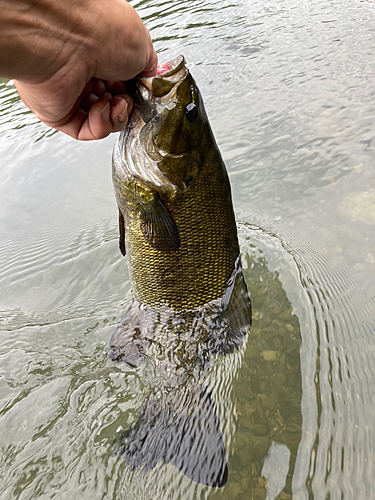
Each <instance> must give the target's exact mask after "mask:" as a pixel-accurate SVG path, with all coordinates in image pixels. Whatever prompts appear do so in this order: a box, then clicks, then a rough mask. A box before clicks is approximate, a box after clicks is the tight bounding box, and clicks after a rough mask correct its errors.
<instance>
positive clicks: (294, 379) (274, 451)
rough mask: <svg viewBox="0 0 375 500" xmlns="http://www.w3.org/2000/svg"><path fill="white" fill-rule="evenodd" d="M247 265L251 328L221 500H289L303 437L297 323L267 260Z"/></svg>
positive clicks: (238, 383)
mask: <svg viewBox="0 0 375 500" xmlns="http://www.w3.org/2000/svg"><path fill="white" fill-rule="evenodd" d="M247 264H248V266H247V267H248V269H247V270H246V271H244V273H245V278H247V283H248V288H249V291H250V295H251V300H252V306H253V326H252V328H251V333H250V335H249V337H248V341H247V347H246V352H245V355H244V359H243V362H242V368H241V370H240V372H239V377H238V379H237V380H236V382H235V384H234V392H235V395H236V399H237V415H238V420H237V427H236V433H235V446H234V452H233V455H232V457H231V458H230V460H229V477H230V481H229V482H228V485H227V487H226V488H225V490H224V491H223V492H218V497H219V498H231V499H237V498H238V499H240V498H241V499H242V498H252V499H254V500H261V499H267V500H270V499H274V498H275V499H280V500H287V499H291V498H292V482H293V481H292V480H293V473H294V468H295V463H296V456H297V450H298V446H299V444H300V441H301V433H302V414H301V400H302V377H301V363H300V343H301V334H300V327H299V321H298V318H297V317H296V316H295V315H294V314H293V309H292V305H291V304H290V302H289V300H288V298H287V296H286V293H285V291H284V289H283V288H282V284H281V282H280V281H279V279H278V274H277V272H275V273H270V272H269V270H268V269H267V265H266V262H265V261H264V260H263V259H259V260H257V261H254V260H253V259H252V258H251V257H249V256H247ZM221 493H223V494H221ZM228 495H229V496H228ZM249 495H251V496H249Z"/></svg>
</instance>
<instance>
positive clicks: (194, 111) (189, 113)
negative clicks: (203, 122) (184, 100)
mask: <svg viewBox="0 0 375 500" xmlns="http://www.w3.org/2000/svg"><path fill="white" fill-rule="evenodd" d="M185 116H186V118H187V119H188V120H189V122H191V123H194V122H196V121H197V120H198V118H199V109H198V108H197V106H196V105H195V104H194V103H193V102H189V104H187V105H186V106H185Z"/></svg>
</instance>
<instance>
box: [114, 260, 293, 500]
mask: <svg viewBox="0 0 375 500" xmlns="http://www.w3.org/2000/svg"><path fill="white" fill-rule="evenodd" d="M245 259H246V267H247V270H245V271H244V273H245V278H246V281H247V283H248V288H249V291H250V293H251V299H252V305H253V326H252V328H251V331H250V332H249V314H248V312H249V309H248V306H246V301H247V300H248V299H247V294H246V290H245V288H244V287H243V284H242V274H239V275H238V276H239V277H240V280H238V279H237V280H235V286H234V288H235V293H232V294H231V300H230V301H229V306H228V307H224V308H223V307H222V306H221V307H219V308H218V309H216V313H213V311H214V308H213V309H211V316H210V313H209V314H207V312H208V311H207V310H206V311H204V312H203V311H201V315H200V317H199V320H198V319H197V316H195V320H192V318H191V317H190V318H187V317H186V316H185V317H182V316H181V315H180V316H178V317H176V316H174V317H171V316H169V317H168V321H167V322H166V321H165V317H164V319H163V318H161V317H160V314H159V315H158V314H157V313H156V312H155V311H147V312H148V313H149V314H144V311H143V312H142V311H140V310H139V308H138V305H137V304H136V303H133V305H132V306H131V308H130V309H129V311H128V313H127V315H126V316H125V318H124V320H122V322H121V323H120V324H119V326H118V329H117V330H116V332H115V333H114V335H113V337H112V339H111V351H110V357H112V358H113V359H118V360H121V358H122V359H123V360H124V359H126V358H127V361H128V363H129V361H130V362H131V363H133V364H134V365H136V366H138V365H141V366H143V365H144V364H146V365H147V364H148V366H149V368H151V369H150V371H149V373H151V375H149V376H148V384H149V388H148V391H147V394H148V397H146V398H145V399H144V402H143V405H142V406H141V409H140V410H139V414H138V416H134V418H133V419H132V424H131V425H130V426H129V425H124V424H123V427H124V428H125V429H126V428H127V430H126V431H125V432H124V431H119V432H118V433H117V445H116V449H117V452H118V453H120V454H122V455H123V456H124V457H125V461H126V464H127V469H128V471H129V473H130V474H131V475H129V474H128V473H127V474H125V476H126V477H127V479H126V480H125V477H124V478H123V481H121V483H122V485H123V486H122V487H125V484H126V483H127V486H128V487H129V485H130V483H133V486H134V488H135V489H138V487H137V484H138V483H139V482H142V484H143V486H142V490H143V491H148V490H149V489H151V488H155V489H154V492H155V495H157V497H158V498H168V499H169V498H176V499H177V498H208V497H210V496H211V495H214V496H215V498H225V499H227V498H231V499H245V498H249V495H251V497H250V498H254V499H259V500H260V499H266V498H267V499H273V498H277V499H282V500H285V499H291V498H292V479H293V473H294V466H295V462H296V456H297V450H298V446H299V443H300V441H301V430H302V415H301V398H302V380H301V365H300V340H301V339H300V329H299V322H298V318H297V317H296V316H295V315H294V314H293V311H292V306H291V304H290V302H289V301H288V298H287V296H286V293H285V291H284V289H283V288H282V284H281V282H280V281H279V279H278V274H277V273H271V272H270V271H269V270H268V268H267V265H266V262H265V261H264V260H262V258H254V256H250V255H246V256H245ZM236 288H237V289H238V291H240V293H238V292H236ZM244 292H245V293H244ZM236 296H237V299H236V300H233V297H234V298H235V297H236ZM238 297H240V300H238ZM248 304H249V303H248ZM218 311H220V312H219V313H218ZM241 311H247V313H245V314H242V315H241ZM150 312H151V314H150ZM135 318H136V319H135ZM228 319H229V325H230V322H231V321H232V322H233V325H236V326H235V328H234V329H233V328H232V331H237V332H242V333H241V335H237V336H234V337H233V338H235V339H236V340H235V341H234V342H233V339H232V341H231V338H230V336H229V337H228V338H227V339H226V338H225V336H222V335H223V332H228V331H231V328H229V329H228ZM197 324H198V325H200V328H198V329H195V332H196V333H195V335H193V336H191V335H190V337H189V340H188V339H187V337H186V336H182V335H181V330H180V329H181V327H182V326H184V327H185V331H186V326H187V325H189V328H190V330H189V328H188V329H187V330H188V331H189V332H190V334H191V331H192V330H191V328H192V327H193V325H194V326H195V328H196V326H197ZM124 325H127V326H126V327H125V328H124ZM129 325H131V327H130V328H129ZM203 325H205V326H204V327H203ZM150 331H152V335H150ZM171 331H174V332H178V331H180V334H174V335H171V333H170V332H171ZM141 332H149V333H146V334H145V333H141ZM213 332H216V333H214V334H213ZM228 342H229V343H228ZM226 345H227V346H228V345H229V348H228V349H227V351H228V352H225V349H224V346H226ZM134 346H136V349H134ZM222 354H224V355H222ZM119 423H120V420H119V419H118V420H117V424H119ZM227 463H228V471H227V470H226V468H227ZM167 464H169V465H167ZM171 464H172V465H175V466H176V468H177V469H179V470H176V469H175V468H174V467H171ZM131 471H133V472H131ZM140 471H141V472H140ZM179 471H182V472H183V473H184V474H185V479H184V478H183V476H182V474H181V472H179ZM186 476H187V477H188V478H191V479H193V481H189V480H188V479H187V477H186ZM134 482H135V483H134ZM197 483H201V484H197ZM225 483H226V484H225ZM207 485H208V486H223V487H222V488H211V487H207ZM122 487H121V488H122ZM121 488H120V489H121ZM131 489H133V488H132V487H131ZM193 490H194V491H193Z"/></svg>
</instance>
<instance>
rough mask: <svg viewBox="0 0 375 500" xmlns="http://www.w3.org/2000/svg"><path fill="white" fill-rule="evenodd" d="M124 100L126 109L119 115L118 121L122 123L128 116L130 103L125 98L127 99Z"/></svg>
mask: <svg viewBox="0 0 375 500" xmlns="http://www.w3.org/2000/svg"><path fill="white" fill-rule="evenodd" d="M123 101H124V106H125V107H124V111H123V112H122V113H121V115H119V117H118V121H119V122H120V123H124V121H125V120H126V119H127V117H128V103H127V102H126V100H125V99H123Z"/></svg>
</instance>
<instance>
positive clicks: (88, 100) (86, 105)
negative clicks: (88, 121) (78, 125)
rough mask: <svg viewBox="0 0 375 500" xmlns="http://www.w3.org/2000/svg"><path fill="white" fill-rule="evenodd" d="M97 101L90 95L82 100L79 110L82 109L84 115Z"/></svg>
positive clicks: (93, 95)
mask: <svg viewBox="0 0 375 500" xmlns="http://www.w3.org/2000/svg"><path fill="white" fill-rule="evenodd" d="M98 99H99V97H98V96H96V95H95V94H90V95H89V96H87V97H85V98H84V99H82V101H81V104H80V108H82V109H83V110H84V111H86V113H88V112H89V111H90V108H91V106H92V105H93V104H94V102H96V101H97V100H98Z"/></svg>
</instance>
